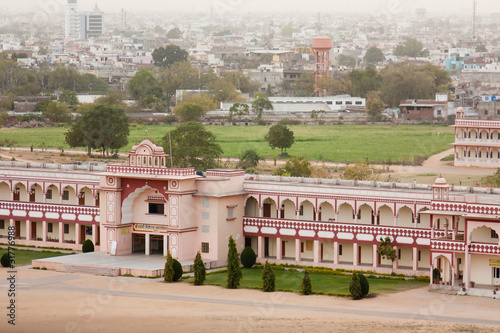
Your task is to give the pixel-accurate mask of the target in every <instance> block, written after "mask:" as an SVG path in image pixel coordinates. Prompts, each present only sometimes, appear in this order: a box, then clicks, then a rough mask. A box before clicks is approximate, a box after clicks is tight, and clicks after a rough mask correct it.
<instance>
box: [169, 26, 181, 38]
mask: <svg viewBox="0 0 500 333" xmlns="http://www.w3.org/2000/svg"><path fill="white" fill-rule="evenodd" d="M181 37H182V31H181V30H180V29H179V28H177V27H175V28H172V29H170V30H169V31H168V32H167V38H168V39H179V38H181Z"/></svg>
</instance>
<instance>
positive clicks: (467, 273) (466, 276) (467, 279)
mask: <svg viewBox="0 0 500 333" xmlns="http://www.w3.org/2000/svg"><path fill="white" fill-rule="evenodd" d="M470 260H471V258H470V254H469V245H468V244H467V245H465V267H464V283H465V287H466V288H470V281H471V276H470V275H471V274H470Z"/></svg>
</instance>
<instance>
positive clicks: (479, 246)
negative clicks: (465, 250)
mask: <svg viewBox="0 0 500 333" xmlns="http://www.w3.org/2000/svg"><path fill="white" fill-rule="evenodd" d="M469 253H482V254H500V245H498V244H486V243H472V244H470V245H469Z"/></svg>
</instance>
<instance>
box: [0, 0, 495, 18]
mask: <svg viewBox="0 0 500 333" xmlns="http://www.w3.org/2000/svg"><path fill="white" fill-rule="evenodd" d="M477 1H478V12H479V13H481V14H485V13H491V12H500V1H499V0H477ZM66 2H67V0H18V1H13V0H0V11H5V10H8V11H10V12H19V11H30V12H33V11H40V10H41V11H52V12H53V11H60V10H62V8H63V7H61V6H64V4H65V3H66ZM472 2H473V0H418V1H416V0H271V1H269V0H181V1H179V0H78V5H79V9H80V10H81V11H86V10H90V9H92V8H93V7H94V6H95V4H96V3H97V4H98V5H99V7H100V8H101V9H102V10H104V11H107V12H111V11H113V12H117V11H119V10H120V9H121V8H125V9H126V10H128V11H149V10H151V11H172V10H175V11H178V10H182V11H207V12H209V11H210V7H212V8H213V10H214V11H219V12H220V11H222V12H228V11H234V10H236V11H258V10H272V11H276V10H281V11H285V12H291V11H293V12H296V11H299V12H300V11H304V10H309V11H314V12H318V11H323V12H330V13H335V12H337V13H338V12H342V13H344V12H351V13H356V12H359V11H362V12H371V13H373V14H377V13H381V12H390V13H392V14H397V13H402V12H403V13H404V12H406V13H408V12H414V10H415V8H417V7H423V8H426V9H427V10H428V12H429V13H435V14H439V13H442V14H445V13H446V12H449V13H451V14H457V13H459V12H461V13H463V14H465V15H467V13H470V12H471V11H472ZM306 5H307V7H306Z"/></svg>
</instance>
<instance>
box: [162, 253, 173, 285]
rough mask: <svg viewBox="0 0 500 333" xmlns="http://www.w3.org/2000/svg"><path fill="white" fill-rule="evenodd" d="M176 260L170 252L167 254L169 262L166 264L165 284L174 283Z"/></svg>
mask: <svg viewBox="0 0 500 333" xmlns="http://www.w3.org/2000/svg"><path fill="white" fill-rule="evenodd" d="M174 275H175V271H174V259H173V258H172V255H171V254H170V251H168V252H167V261H166V262H165V272H164V274H163V276H164V280H165V282H169V283H170V282H174Z"/></svg>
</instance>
